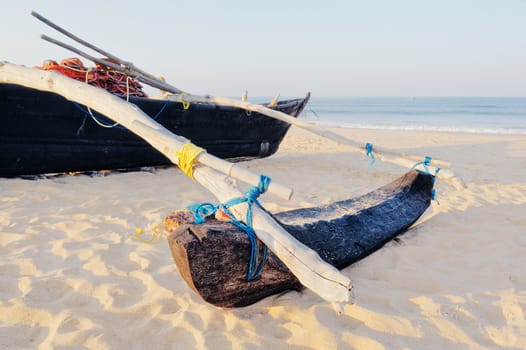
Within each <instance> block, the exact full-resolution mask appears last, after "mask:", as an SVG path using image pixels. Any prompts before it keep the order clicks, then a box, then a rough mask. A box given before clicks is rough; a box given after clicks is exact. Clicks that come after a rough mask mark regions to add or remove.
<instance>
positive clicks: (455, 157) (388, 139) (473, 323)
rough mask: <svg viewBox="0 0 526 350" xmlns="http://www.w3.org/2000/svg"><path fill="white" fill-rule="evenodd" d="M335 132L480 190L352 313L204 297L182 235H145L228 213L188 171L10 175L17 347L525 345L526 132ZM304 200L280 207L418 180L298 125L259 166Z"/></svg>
mask: <svg viewBox="0 0 526 350" xmlns="http://www.w3.org/2000/svg"><path fill="white" fill-rule="evenodd" d="M333 130H334V131H336V132H338V133H344V134H347V135H350V136H352V137H353V138H354V139H356V140H358V141H360V142H371V143H373V144H375V145H379V146H384V147H389V148H392V149H397V150H399V151H401V152H408V153H412V154H418V155H422V157H423V156H425V155H430V156H432V157H433V158H436V159H441V160H445V161H450V162H451V163H452V168H451V170H452V171H453V172H454V173H455V174H456V175H457V176H459V177H460V178H462V179H463V180H464V182H465V184H466V188H464V189H457V188H455V187H454V186H453V185H451V184H450V183H448V182H447V181H442V180H438V181H437V183H436V190H437V200H436V201H434V202H433V203H432V206H431V208H430V209H429V210H428V211H427V212H426V214H425V215H424V217H422V218H421V220H419V221H418V222H417V224H416V225H415V226H413V227H412V228H411V229H410V230H409V231H408V232H406V233H405V234H404V235H402V236H400V239H399V240H397V241H396V242H394V241H393V242H390V243H388V244H387V245H386V246H384V247H383V248H382V249H380V250H379V251H377V252H375V253H374V254H372V255H371V256H369V257H367V258H365V259H363V260H361V261H360V262H358V263H356V264H354V265H352V266H350V267H348V268H346V269H345V270H343V273H344V274H345V275H346V276H348V277H349V278H350V279H351V280H352V282H353V285H354V291H355V303H354V304H347V305H345V307H344V313H343V314H342V315H338V314H337V313H336V312H335V311H334V309H333V307H332V306H331V305H330V303H327V302H325V301H324V300H322V299H321V298H320V297H318V296H317V295H316V294H314V293H312V292H311V291H309V290H305V291H304V292H302V293H298V292H289V293H285V294H282V295H278V296H273V297H269V298H267V299H264V300H262V301H260V302H258V303H256V304H254V305H251V306H248V307H245V308H239V309H220V308H217V307H214V306H212V305H209V304H207V303H205V302H204V301H202V300H201V299H200V297H199V296H198V295H196V294H195V293H194V292H193V291H192V290H191V289H190V288H189V287H188V286H187V285H186V283H185V282H184V281H183V279H182V278H181V277H180V275H179V273H178V271H177V268H176V266H175V264H174V262H173V259H172V256H171V254H170V250H169V247H168V244H167V243H166V240H164V239H161V240H160V241H159V242H154V243H152V244H148V243H144V242H141V241H139V240H136V239H134V238H133V237H132V236H133V235H134V234H135V233H136V230H137V229H141V230H143V231H144V232H149V231H150V230H151V229H152V227H154V226H155V225H156V224H157V223H159V222H160V220H162V219H163V218H164V217H165V216H166V215H167V214H168V213H170V212H171V211H173V210H176V209H181V208H184V207H185V206H187V205H189V204H192V203H195V202H202V201H211V202H217V201H216V200H215V198H214V197H213V195H212V194H211V193H209V192H208V191H206V190H205V189H203V188H201V187H200V186H199V185H198V184H197V183H194V182H192V181H191V180H190V179H188V178H187V177H186V176H185V175H183V174H182V172H181V171H179V169H178V168H176V167H172V168H165V169H157V170H154V171H142V172H130V173H110V174H107V175H105V176H102V175H101V176H87V175H75V176H60V177H52V178H48V179H39V180H25V179H19V178H18V179H0V348H2V349H145V348H148V349H525V348H526V273H525V272H524V271H525V270H524V269H525V266H526V170H525V169H526V136H518V135H483V134H460V133H425V132H402V131H379V130H365V129H363V130H351V129H344V128H335V129H333ZM243 164H244V165H245V166H246V167H248V168H250V169H251V170H253V171H255V172H259V173H264V174H266V175H268V176H270V177H271V178H272V179H274V180H276V181H280V182H282V183H284V184H288V185H289V186H291V187H293V188H294V190H295V195H294V197H293V198H292V200H290V201H285V200H282V199H279V198H276V197H273V196H271V195H265V196H263V197H261V202H262V204H263V205H264V206H265V207H266V208H267V209H268V210H270V211H271V212H280V211H284V210H288V209H293V208H300V207H310V206H318V205H322V204H328V203H331V202H334V201H337V200H341V199H345V198H349V197H354V196H357V195H360V194H364V193H366V192H369V191H371V190H374V189H375V188H377V187H379V186H382V185H384V184H386V183H388V182H390V181H392V180H394V179H395V178H397V177H399V176H400V175H402V174H403V173H404V172H405V171H406V169H403V168H400V167H398V166H395V165H390V164H384V163H381V162H376V164H374V165H373V166H371V165H370V164H369V160H368V158H367V157H365V156H364V155H362V154H356V153H350V152H349V151H348V150H346V148H345V147H343V146H340V145H338V144H336V143H334V142H332V141H328V140H325V139H322V138H320V137H318V136H314V135H312V134H310V133H308V132H306V131H303V130H300V129H297V128H295V127H292V128H291V130H290V131H289V133H288V134H287V136H286V139H285V140H284V142H283V144H282V145H281V147H280V149H279V151H278V152H277V153H276V154H275V155H273V156H272V157H270V158H267V159H260V160H255V161H250V162H245V163H243Z"/></svg>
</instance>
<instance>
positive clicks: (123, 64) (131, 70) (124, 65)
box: [31, 11, 465, 187]
mask: <svg viewBox="0 0 526 350" xmlns="http://www.w3.org/2000/svg"><path fill="white" fill-rule="evenodd" d="M31 14H32V15H33V16H34V17H36V18H37V19H39V20H40V21H42V22H44V23H45V24H47V25H49V26H50V27H52V28H54V29H55V30H57V31H59V32H60V33H62V34H64V35H66V36H67V37H69V38H71V39H73V40H75V41H77V42H78V43H80V44H82V45H84V46H86V47H88V48H90V49H92V50H94V51H97V52H99V53H100V54H102V55H104V56H107V57H108V58H109V59H111V60H113V61H115V62H117V63H118V64H113V63H111V62H108V61H107V60H100V59H96V58H94V57H92V56H91V55H88V54H86V53H84V52H82V51H80V50H78V49H75V48H73V47H72V46H70V45H67V44H65V43H62V42H60V41H58V40H56V39H52V38H50V37H48V36H45V35H42V36H41V38H42V39H44V40H46V41H49V42H51V43H53V44H56V45H59V46H61V47H63V48H65V49H68V50H71V51H73V52H75V53H77V54H79V55H81V56H82V57H85V58H86V59H89V60H92V61H94V62H97V63H101V64H106V65H107V66H109V67H110V68H112V69H115V70H118V71H121V72H123V73H126V74H128V75H130V76H132V77H134V78H135V79H137V80H139V81H141V82H143V83H145V84H148V85H150V86H152V87H155V88H158V89H161V90H164V91H167V92H170V93H173V94H176V95H178V96H177V97H176V98H177V99H184V101H186V102H194V103H195V102H203V103H213V104H223V105H229V106H233V107H238V108H242V109H245V110H247V111H251V112H257V113H260V114H263V115H266V116H268V117H271V118H274V119H278V120H281V121H284V122H286V123H289V124H291V125H295V126H297V127H300V128H302V129H305V130H308V131H310V132H312V133H314V134H317V135H319V136H322V137H326V138H328V139H331V140H333V141H336V142H338V143H340V144H343V145H346V146H348V147H349V150H351V151H353V152H359V153H362V154H363V153H366V152H369V151H370V150H368V149H367V145H364V144H362V143H359V142H356V141H354V140H352V139H349V138H347V137H345V136H342V135H339V134H337V133H335V132H332V131H331V130H329V129H326V128H323V127H321V126H319V125H312V124H310V123H307V122H304V121H302V120H299V119H297V118H294V117H292V116H290V115H287V114H285V113H283V112H280V111H276V110H273V109H271V108H268V107H266V106H263V105H259V104H252V103H248V102H245V101H237V100H232V99H229V98H223V97H214V96H199V95H193V94H189V93H185V92H184V91H183V90H181V89H178V88H176V87H175V86H172V85H170V84H168V83H166V82H164V81H162V80H160V79H158V78H156V77H155V76H153V75H152V74H150V73H147V72H145V71H143V70H140V69H138V68H137V67H135V66H134V65H133V64H132V63H131V62H129V61H124V60H122V59H120V58H118V57H117V56H115V55H112V54H110V53H109V52H107V51H105V50H102V49H100V48H98V47H97V46H95V45H93V44H90V43H88V42H86V41H85V40H83V39H80V38H79V37H77V36H76V35H74V34H72V33H70V32H68V31H67V30H65V29H63V28H62V27H60V26H58V25H57V24H55V23H53V22H51V21H50V20H48V19H46V18H45V17H43V16H42V15H40V14H38V13H36V12H34V11H33V12H31ZM372 154H374V157H375V159H378V160H381V161H384V162H387V163H392V164H396V165H399V166H402V167H406V168H413V167H415V165H416V167H417V168H418V167H420V168H423V169H425V171H428V172H431V173H434V174H436V175H437V177H440V178H442V179H445V180H449V181H452V182H453V184H454V185H455V186H457V187H465V185H464V183H463V181H462V180H461V179H460V178H457V177H456V176H455V175H454V174H453V172H452V171H451V170H449V169H440V172H437V170H438V167H439V166H441V167H449V166H450V165H451V164H450V163H448V162H443V161H439V160H435V159H431V160H430V163H429V164H426V166H425V167H424V166H423V165H422V164H416V163H415V159H421V160H424V159H423V157H418V156H415V155H404V154H400V153H398V152H395V151H393V150H390V149H386V148H382V147H378V146H376V145H375V146H373V149H372ZM408 158H410V159H408Z"/></svg>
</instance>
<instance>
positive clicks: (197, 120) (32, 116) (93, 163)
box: [0, 84, 310, 177]
mask: <svg viewBox="0 0 526 350" xmlns="http://www.w3.org/2000/svg"><path fill="white" fill-rule="evenodd" d="M309 97H310V94H307V95H306V96H305V97H304V98H299V99H292V100H283V101H280V102H277V104H276V105H275V106H273V107H271V108H272V109H275V110H278V111H280V112H283V113H286V114H288V115H291V116H293V117H297V116H299V114H300V113H301V112H302V110H303V109H304V107H305V105H306V104H307V102H308V100H309ZM129 101H130V102H131V103H133V104H135V105H137V106H138V107H139V108H140V109H141V110H142V111H144V112H145V113H146V114H148V115H149V116H150V117H152V118H153V119H155V120H156V121H157V122H158V123H160V124H161V125H163V126H164V127H165V128H167V129H168V130H169V131H171V132H173V133H175V134H177V135H181V136H184V137H186V138H187V139H189V140H191V141H192V142H193V143H194V144H196V145H198V146H200V147H202V148H204V149H206V150H207V151H208V153H210V154H212V155H215V156H217V157H219V158H223V159H229V160H239V159H253V158H263V157H268V156H270V155H272V154H274V153H275V152H276V151H277V150H278V147H279V145H280V143H281V141H282V140H283V138H284V136H285V134H286V133H287V131H288V129H289V127H290V124H288V123H286V122H283V121H280V120H276V119H272V118H268V117H266V116H263V115H261V114H259V113H257V112H252V113H249V112H247V111H245V110H243V109H240V108H236V107H231V106H223V105H217V104H212V103H190V104H186V103H184V101H178V100H163V99H152V98H141V97H130V98H129ZM0 116H1V120H2V127H1V128H0V176H2V177H13V176H20V175H32V174H46V173H63V172H77V171H92V170H111V169H134V168H140V167H147V166H160V165H167V164H170V161H169V160H168V159H167V158H166V157H165V156H164V155H163V154H161V153H160V152H158V151H157V150H155V149H154V148H153V147H151V146H150V145H149V144H148V143H147V142H145V141H143V140H142V139H141V138H140V137H139V136H137V135H135V134H133V133H132V132H130V131H128V130H127V129H126V128H123V127H122V126H120V125H115V124H114V122H113V121H110V120H109V119H107V118H105V117H104V116H102V115H100V114H98V113H97V112H96V111H90V110H88V109H87V108H86V107H85V106H82V105H79V104H77V103H75V102H72V101H68V100H67V99H65V98H64V97H62V96H60V95H58V94H54V93H50V92H46V91H40V90H36V89H32V88H29V87H24V86H19V85H14V84H0Z"/></svg>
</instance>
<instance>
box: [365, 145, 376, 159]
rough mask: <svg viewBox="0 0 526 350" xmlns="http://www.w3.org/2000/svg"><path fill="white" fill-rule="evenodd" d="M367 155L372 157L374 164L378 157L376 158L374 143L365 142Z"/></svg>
mask: <svg viewBox="0 0 526 350" xmlns="http://www.w3.org/2000/svg"><path fill="white" fill-rule="evenodd" d="M365 155H366V156H367V157H369V158H371V165H373V164H374V162H375V160H376V159H375V158H374V153H373V144H372V143H369V142H367V143H366V144H365Z"/></svg>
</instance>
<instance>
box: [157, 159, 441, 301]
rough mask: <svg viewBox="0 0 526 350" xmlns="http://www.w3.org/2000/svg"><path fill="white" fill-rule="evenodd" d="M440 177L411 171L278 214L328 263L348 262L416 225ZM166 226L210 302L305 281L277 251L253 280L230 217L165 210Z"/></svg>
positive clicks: (179, 261)
mask: <svg viewBox="0 0 526 350" xmlns="http://www.w3.org/2000/svg"><path fill="white" fill-rule="evenodd" d="M434 180H435V177H434V176H433V175H431V174H428V173H424V172H420V171H416V170H411V171H409V172H408V173H406V174H405V175H403V176H401V177H400V178H398V179H396V180H394V181H393V182H391V183H390V184H388V185H385V186H383V187H381V188H379V189H377V190H374V191H372V192H370V193H368V194H365V195H363V196H361V197H357V198H351V199H347V200H343V201H339V202H336V203H333V204H330V205H326V206H321V207H314V208H303V209H296V210H292V211H288V212H283V213H278V214H275V215H274V219H275V220H276V221H277V222H278V223H279V224H280V225H281V226H282V227H283V228H284V229H285V230H286V231H287V232H288V233H289V234H290V235H292V236H293V237H294V238H296V239H297V240H298V241H300V242H301V243H303V244H304V245H306V246H307V247H309V248H311V249H312V250H313V251H315V252H316V253H318V255H319V256H320V258H321V259H323V260H324V261H325V262H327V263H328V264H330V265H332V266H334V267H336V268H338V269H343V268H345V267H347V266H349V265H351V264H352V263H354V262H356V261H358V260H360V259H363V258H364V257H366V256H367V255H369V254H371V253H373V252H374V251H376V250H378V249H380V248H381V247H382V246H383V245H384V244H385V243H387V242H389V241H390V240H392V239H393V238H395V237H396V236H397V235H399V234H401V233H403V232H404V231H406V230H407V229H408V228H409V227H410V226H411V225H413V224H414V223H415V222H416V221H417V220H418V218H420V217H421V215H422V214H423V213H424V212H425V211H426V210H427V208H428V207H429V205H430V203H431V200H432V197H433V186H434ZM165 230H166V232H167V233H168V243H169V245H170V249H171V252H172V256H173V259H174V261H175V263H176V265H177V268H178V270H179V272H180V274H181V276H182V277H183V279H184V280H185V281H186V283H187V284H188V285H189V286H190V287H191V288H192V289H193V290H194V291H195V292H196V293H197V294H198V295H199V296H201V297H202V298H203V299H204V300H205V301H206V302H208V303H210V304H213V305H215V306H219V307H241V306H247V305H250V304H253V303H255V302H257V301H259V300H261V299H263V298H265V297H268V296H270V295H273V294H278V293H282V292H285V291H288V290H301V289H302V288H303V286H302V284H301V283H300V282H299V280H298V279H297V278H296V277H295V276H294V274H292V273H291V271H290V270H289V269H288V268H287V266H285V264H283V263H282V262H281V261H280V259H279V258H278V257H277V256H276V255H274V254H273V253H269V255H268V259H267V262H266V264H265V265H263V268H262V270H261V274H260V275H259V277H257V278H255V279H253V280H250V281H248V280H247V267H248V266H249V262H250V255H251V243H250V241H249V238H247V235H246V234H245V232H244V231H242V230H241V229H240V228H238V227H237V226H235V225H233V224H232V223H229V222H225V221H219V220H217V219H215V218H213V217H208V218H207V219H206V221H205V222H204V223H201V224H195V223H194V220H193V216H192V215H188V214H184V212H181V211H178V212H176V213H173V214H171V215H169V216H167V218H166V219H165ZM260 246H261V244H260ZM260 256H261V254H260Z"/></svg>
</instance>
